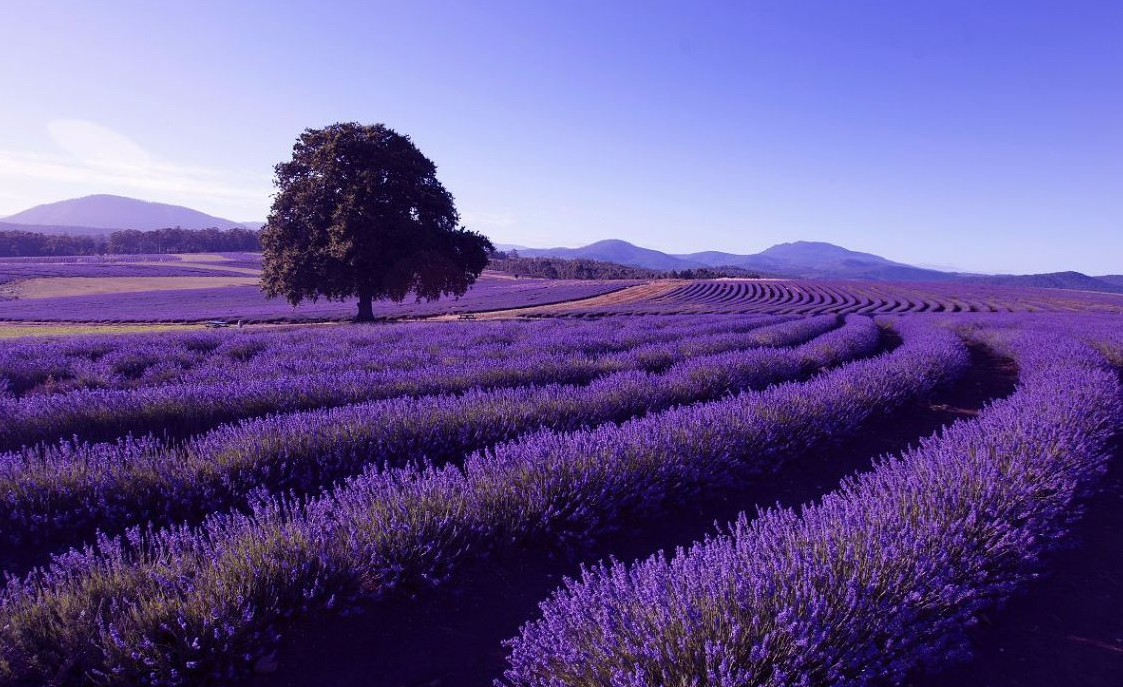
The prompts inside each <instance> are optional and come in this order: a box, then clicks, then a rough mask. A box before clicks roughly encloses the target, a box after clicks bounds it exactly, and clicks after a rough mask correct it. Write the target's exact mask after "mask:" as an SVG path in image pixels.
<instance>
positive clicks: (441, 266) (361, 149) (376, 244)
mask: <svg viewBox="0 0 1123 687" xmlns="http://www.w3.org/2000/svg"><path fill="white" fill-rule="evenodd" d="M275 172H276V178H275V184H276V186H277V188H278V192H277V194H276V196H275V197H274V201H273V208H272V210H271V211H270V213H269V218H268V220H267V221H266V224H265V227H264V228H263V229H262V231H261V245H262V250H263V253H264V260H263V273H262V287H263V289H264V290H265V293H266V294H267V295H268V296H270V297H277V296H281V297H284V298H285V299H286V300H287V301H288V302H290V303H292V304H293V305H296V304H298V303H300V302H301V301H304V300H312V301H315V300H316V299H318V298H321V297H323V298H327V299H329V300H344V299H347V298H351V297H358V299H359V312H358V316H357V319H359V320H369V319H373V313H372V309H371V302H372V300H374V299H390V300H394V301H399V302H400V301H402V300H404V299H405V298H406V296H408V295H410V294H412V295H414V296H415V297H416V298H417V299H419V300H420V299H424V300H436V299H438V298H440V297H441V296H461V295H463V294H464V292H465V291H467V290H468V287H469V286H471V285H472V283H473V282H474V281H475V280H476V278H477V277H479V275H480V273H481V272H482V271H483V269H484V267H486V266H487V260H488V253H489V251H491V250H492V245H491V242H490V241H489V240H488V239H487V238H486V237H484V236H483V235H481V234H478V233H476V232H473V231H469V230H468V229H466V228H464V227H462V226H460V216H459V214H458V213H457V211H456V205H455V202H454V199H453V197H452V194H451V193H449V192H448V191H447V190H445V188H444V186H442V185H441V183H440V182H439V181H438V180H437V174H436V173H437V167H436V165H435V164H433V162H432V161H431V160H429V159H428V158H427V157H425V156H424V155H423V154H422V153H421V151H420V150H418V149H417V147H416V146H414V144H413V142H412V141H411V140H410V139H409V137H408V136H404V135H402V134H399V133H397V132H395V131H394V130H392V129H390V128H389V127H386V126H384V125H382V124H375V125H373V126H368V125H363V124H357V123H354V122H349V123H338V124H332V125H331V126H328V127H325V128H323V129H306V130H305V131H304V133H302V134H301V135H300V137H299V138H298V139H297V142H296V144H295V145H294V146H293V152H292V160H290V161H288V162H282V163H280V164H278V165H277V166H276V168H275Z"/></svg>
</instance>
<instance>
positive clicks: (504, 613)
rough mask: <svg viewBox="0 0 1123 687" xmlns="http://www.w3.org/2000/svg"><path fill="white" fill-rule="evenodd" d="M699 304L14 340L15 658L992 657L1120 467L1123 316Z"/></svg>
mask: <svg viewBox="0 0 1123 687" xmlns="http://www.w3.org/2000/svg"><path fill="white" fill-rule="evenodd" d="M168 264H169V265H173V264H175V263H168ZM52 268H53V265H52ZM161 269H162V268H161ZM497 281H498V280H497ZM699 286H700V287H704V284H700V285H699ZM479 288H481V289H482V292H486V291H487V289H488V286H487V285H481V287H479ZM555 288H558V287H555ZM563 288H564V287H563ZM674 288H678V287H674ZM824 288H826V287H824ZM873 288H874V287H872V286H871V287H870V289H871V290H872V289H873ZM876 288H878V289H880V290H881V291H882V292H886V290H885V287H884V286H881V287H876ZM703 292H704V293H708V292H707V291H705V289H703ZM491 293H493V294H495V295H493V296H492V297H493V298H494V299H495V301H494V302H493V303H492V304H493V305H495V306H496V307H494V308H489V309H492V310H498V309H500V308H501V307H505V306H506V304H507V303H508V301H506V300H504V298H506V297H507V296H508V295H510V293H511V292H510V291H499V292H494V291H493V292H491ZM676 293H678V292H676V291H675V290H673V289H672V290H671V291H669V294H670V298H669V299H668V298H667V297H663V298H659V297H658V296H656V297H652V298H650V299H649V300H648V301H647V304H645V305H644V308H645V309H650V308H652V307H654V306H653V305H652V304H655V303H659V302H664V303H665V302H668V301H670V302H681V297H680V296H676V295H675V294H676ZM130 295H135V294H130ZM1005 297H1006V298H1008V299H1009V300H1010V302H1014V301H1018V302H1027V303H1028V302H1033V303H1040V302H1042V301H1039V300H1034V301H1030V300H1029V299H1028V298H1027V296H1026V295H1025V294H1024V292H1023V293H1009V294H1006V296H1005ZM895 298H896V300H897V301H898V302H900V303H909V302H912V300H914V299H915V298H916V296H914V295H913V294H912V293H911V292H901V293H899V294H897V295H896V296H895ZM676 299H678V300H676ZM961 300H970V298H969V297H963V299H961ZM1066 302H1069V303H1081V302H1083V301H1082V299H1081V298H1079V297H1077V298H1075V299H1072V300H1067V301H1066ZM1102 302H1109V301H1102ZM607 305H610V304H606V306H607ZM777 309H782V308H777ZM932 309H934V308H928V310H932ZM674 310H675V308H673V307H667V308H666V312H664V313H662V314H658V313H654V312H648V313H647V314H644V315H642V316H637V313H636V312H635V311H634V310H633V311H629V312H627V313H624V314H621V315H611V314H603V313H600V314H598V315H599V316H597V317H589V318H584V317H583V318H576V319H575V318H573V317H544V316H542V313H537V314H538V315H539V316H538V317H537V318H535V319H529V320H528V319H525V318H515V319H501V320H496V321H476V322H458V321H446V322H404V323H397V324H376V325H366V326H361V325H320V326H312V327H296V328H289V329H261V330H249V329H247V330H220V331H182V332H163V333H152V334H127V335H116V336H114V335H88V336H70V337H55V338H49V339H37V338H24V339H14V340H10V341H7V342H3V343H0V417H2V418H3V423H0V450H2V451H3V453H2V454H0V559H2V560H3V561H4V562H3V567H4V569H5V571H6V579H5V582H4V585H3V590H2V592H0V684H5V685H47V684H50V685H85V684H106V685H138V684H148V685H240V684H244V685H259V684H260V685H278V686H280V685H360V684H361V685H401V684H442V685H443V684H448V685H453V684H455V685H488V684H495V685H502V686H508V687H514V686H528V687H529V686H535V687H560V686H566V687H569V686H586V685H587V686H589V687H592V686H594V685H595V686H600V685H620V686H623V685H636V686H637V687H638V686H641V685H643V686H646V685H680V684H682V685H685V684H698V685H730V686H732V685H888V684H905V683H910V682H916V683H923V681H925V680H929V679H937V680H938V679H939V676H940V675H941V674H942V673H943V672H944V671H946V670H952V669H956V668H957V666H959V665H966V666H976V667H977V668H978V669H980V670H982V669H984V668H986V667H987V666H988V665H991V664H993V663H994V662H995V661H998V660H1000V657H999V654H998V653H995V652H994V651H991V652H990V653H989V654H988V653H987V652H986V651H983V652H981V653H979V654H978V655H976V656H975V657H974V658H971V653H972V652H971V649H972V647H973V646H976V645H981V646H984V647H985V646H986V645H987V644H986V643H987V641H988V639H987V636H986V634H985V632H987V631H990V632H1001V631H1002V618H1003V616H1002V611H1001V609H1002V608H1003V607H1004V606H1006V605H1007V604H1008V603H1011V600H1012V599H1013V600H1014V601H1013V603H1015V604H1016V603H1018V600H1019V599H1030V600H1032V599H1034V598H1035V597H1034V594H1035V593H1037V591H1038V590H1039V589H1040V588H1041V585H1042V584H1048V580H1049V579H1050V578H1049V573H1050V570H1051V566H1052V565H1053V563H1054V561H1056V560H1058V559H1059V557H1061V556H1064V555H1065V554H1066V553H1068V552H1066V551H1062V550H1063V549H1068V550H1069V551H1072V550H1076V551H1079V550H1080V547H1081V545H1082V544H1081V537H1082V536H1085V535H1083V534H1081V533H1082V532H1083V530H1081V529H1080V528H1081V525H1082V517H1083V515H1084V511H1085V510H1089V511H1092V514H1094V512H1095V509H1096V508H1099V507H1104V504H1105V498H1106V497H1110V495H1111V494H1112V493H1113V492H1110V491H1105V489H1106V487H1107V486H1109V485H1110V484H1113V482H1111V479H1110V475H1109V476H1107V477H1105V473H1106V472H1107V471H1108V469H1109V467H1110V466H1112V465H1113V463H1112V462H1111V461H1112V460H1113V459H1112V458H1111V456H1112V452H1113V451H1115V452H1117V451H1118V437H1117V436H1116V433H1117V432H1118V431H1119V429H1120V427H1121V426H1123V392H1121V388H1120V368H1121V366H1123V327H1121V326H1120V320H1119V316H1118V315H1114V314H1104V313H1101V314H1096V313H1092V312H1083V313H1059V312H1051V313H1050V312H1010V313H992V312H984V313H972V312H948V311H947V310H949V309H945V310H944V311H943V312H923V313H916V314H909V313H906V314H865V313H851V314H846V315H840V314H837V313H836V312H831V309H830V308H823V310H825V312H822V313H820V314H802V313H782V314H776V313H773V312H766V311H759V312H736V313H723V314H703V313H691V314H672V313H673V312H674ZM761 310H767V308H762V309H761ZM558 314H567V313H565V312H564V311H562V312H559V313H558ZM1114 461H1115V463H1118V456H1117V457H1116V458H1115V459H1114ZM1105 495H1107V496H1106V497H1105ZM1114 498H1116V499H1118V496H1117V495H1116V496H1115V497H1114ZM1089 517H1092V515H1089ZM1069 555H1070V556H1071V553H1070V554H1069ZM1098 555H1100V556H1103V555H1108V556H1110V555H1111V554H1110V552H1103V551H1101V552H1100V553H1099V554H1098ZM1085 558H1088V556H1085ZM1042 577H1043V578H1044V580H1045V581H1044V582H1043V581H1042V580H1041V579H1038V578H1042ZM1104 585H1107V587H1105V586H1104ZM1112 585H1114V586H1112ZM1119 585H1120V580H1119V577H1118V575H1116V576H1115V577H1114V578H1111V579H1108V580H1106V581H1101V582H1100V583H1099V588H1098V589H1097V590H1096V591H1097V593H1100V594H1103V593H1108V592H1110V593H1118V592H1119ZM1105 588H1107V589H1108V592H1104V589H1105ZM1111 590H1114V592H1111ZM1066 603H1067V602H1066ZM1071 603H1079V602H1078V600H1072V601H1071ZM984 618H986V619H988V621H987V625H988V627H987V628H985V630H983V631H982V632H983V634H982V635H981V636H980V629H979V627H978V624H979V621H980V619H984ZM1012 626H1013V627H1014V629H1017V627H1020V625H1017V623H1016V622H1014V623H1012ZM1111 627H1112V626H1111V625H1110V620H1109V621H1106V624H1104V625H1103V626H1102V627H1098V628H1097V629H1096V631H1097V632H1101V634H1103V636H1102V637H1090V638H1087V641H1089V642H1102V643H1105V644H1107V645H1110V644H1111V643H1112V642H1113V641H1115V639H1114V638H1113V636H1112V635H1111V633H1112V632H1113V630H1112V629H1111ZM1070 644H1072V645H1073V646H1076V647H1077V650H1079V648H1080V645H1078V644H1073V643H1072V642H1067V641H1062V642H1061V648H1057V647H1052V648H1051V649H1048V651H1052V652H1053V656H1054V658H1055V656H1056V655H1057V653H1058V652H1063V651H1071V650H1073V649H1072V647H1071V646H1069V645H1070ZM991 654H993V656H992V655H991ZM965 662H966V663H965ZM1109 669H1111V670H1113V667H1112V666H1111V665H1106V666H1105V665H1101V664H1096V663H1095V662H1094V661H1093V662H1091V663H1089V662H1087V661H1084V662H1079V661H1078V662H1077V667H1076V668H1074V670H1076V671H1077V673H1078V675H1077V677H1079V678H1080V679H1082V680H1083V682H1074V683H1073V684H1078V683H1079V684H1107V683H1098V682H1096V680H1099V679H1102V678H1103V676H1104V675H1106V674H1109V673H1108V672H1107V671H1108V670H1109ZM1081 670H1082V671H1083V673H1080V671H1081ZM1027 679H1029V678H1027ZM965 684H966V683H965Z"/></svg>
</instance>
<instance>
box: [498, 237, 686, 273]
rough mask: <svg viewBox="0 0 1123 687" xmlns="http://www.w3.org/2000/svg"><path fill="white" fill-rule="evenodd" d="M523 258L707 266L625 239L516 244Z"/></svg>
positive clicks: (669, 267)
mask: <svg viewBox="0 0 1123 687" xmlns="http://www.w3.org/2000/svg"><path fill="white" fill-rule="evenodd" d="M518 252H519V257H523V258H566V259H569V260H578V259H580V260H596V261H598V262H614V263H617V264H620V265H632V266H634V267H645V268H647V269H649V270H681V269H690V268H692V267H706V266H707V265H705V264H704V263H701V262H698V261H696V260H689V259H687V258H684V257H681V256H675V255H668V254H666V253H663V252H661V251H657V250H653V249H651V248H640V247H639V246H635V245H632V244H630V243H628V242H627V241H621V240H619V239H607V240H605V241H597V242H596V243H590V244H589V245H587V246H582V247H580V248H518Z"/></svg>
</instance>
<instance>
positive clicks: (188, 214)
mask: <svg viewBox="0 0 1123 687" xmlns="http://www.w3.org/2000/svg"><path fill="white" fill-rule="evenodd" d="M3 221H4V222H6V223H8V224H27V225H39V226H53V227H60V226H61V227H85V228H89V229H99V230H105V231H112V230H118V229H139V230H142V231H148V230H152V229H163V228H165V227H182V228H184V229H206V228H208V227H216V228H218V229H234V228H245V227H246V225H244V224H242V223H241V222H234V221H231V220H228V219H223V218H221V217H214V216H212V215H208V214H205V213H202V212H199V211H198V210H192V209H191V208H186V207H183V206H182V205H167V204H165V203H152V202H149V201H145V200H137V199H136V198H125V197H124V196H111V195H96V196H86V197H84V198H71V199H70V200H62V201H59V202H57V203H47V204H46V205H37V206H35V207H33V208H31V209H28V210H24V211H23V212H18V213H16V214H14V215H12V216H10V217H4V218H3Z"/></svg>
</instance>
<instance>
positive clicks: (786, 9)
mask: <svg viewBox="0 0 1123 687" xmlns="http://www.w3.org/2000/svg"><path fill="white" fill-rule="evenodd" d="M4 20H5V21H4V23H5V30H4V48H3V57H0V60H2V62H0V65H2V68H0V99H2V100H3V103H4V104H3V107H0V214H9V213H12V212H16V211H18V210H21V209H23V208H25V207H28V206H30V205H34V204H37V203H41V202H48V201H53V200H59V199H62V198H66V197H72V196H76V195H85V194H90V193H98V192H107V193H119V194H122V195H131V196H136V197H141V198H145V199H148V200H158V201H164V202H172V203H181V204H185V205H190V206H192V207H195V208H198V209H200V210H203V211H206V212H210V213H212V214H218V215H221V216H225V217H229V218H231V219H237V220H251V219H260V218H263V217H264V215H265V213H266V210H267V208H268V206H269V202H270V198H269V194H270V192H271V190H270V189H271V170H272V166H273V165H274V164H275V163H276V162H278V161H280V160H281V159H283V158H285V157H287V156H288V154H289V152H290V150H291V146H292V142H293V140H294V139H295V137H296V135H297V134H298V133H299V132H300V131H301V130H302V129H304V128H306V127H315V126H322V125H325V124H328V123H331V122H335V121H341V120H357V121H361V122H368V123H373V122H385V123H386V124H388V125H389V126H391V127H393V128H395V129H397V130H398V131H401V132H403V133H407V134H409V135H410V136H411V137H412V138H413V139H414V141H415V143H417V144H418V146H419V147H420V148H421V149H422V151H423V152H425V153H426V154H427V155H428V156H429V157H430V158H432V159H433V160H434V161H435V162H436V163H437V164H438V166H439V168H440V171H439V175H440V178H441V180H442V181H443V182H444V184H445V185H446V186H447V187H448V188H449V189H450V190H451V191H452V192H453V193H454V194H455V195H456V197H457V200H458V206H459V208H460V210H461V213H462V215H463V216H464V219H465V222H466V223H467V224H468V225H469V226H471V227H472V228H475V229H478V230H481V231H483V232H485V233H486V234H488V235H489V236H491V237H492V238H493V239H494V240H496V241H498V242H504V243H519V244H523V245H531V246H551V245H570V246H573V245H581V244H584V243H588V242H591V241H594V240H598V239H602V238H609V237H614V238H623V239H627V240H630V241H633V242H635V243H638V244H640V245H645V246H650V247H654V248H658V249H662V250H668V251H673V252H688V251H695V250H707V249H713V250H727V251H734V252H755V251H758V250H760V249H763V248H765V247H767V246H769V245H771V244H773V243H777V242H781V241H790V240H797V239H808V240H824V241H831V242H834V243H838V244H841V245H844V246H847V247H850V248H854V249H857V250H866V251H871V252H875V253H879V254H882V255H885V256H887V257H890V258H893V259H898V260H902V261H907V262H912V263H922V264H933V265H951V266H957V267H960V268H963V269H971V270H988V271H990V270H994V271H1013V272H1035V271H1052V270H1061V269H1078V270H1082V271H1086V272H1091V273H1107V272H1114V273H1120V272H1123V49H1121V47H1120V46H1121V42H1123V3H1120V2H1114V1H1104V2H1094V3H1093V2H1081V1H1062V0H1056V1H1054V2H1036V1H1033V0H1023V1H1018V2H1004V1H991V0H986V1H980V0H974V1H971V2H966V1H965V2H958V1H939V2H937V1H935V0H933V1H926V2H920V1H916V2H912V1H906V0H897V1H891V0H885V1H882V2H867V1H863V0H854V1H845V2H840V1H838V0H824V1H821V2H801V1H799V0H786V1H782V0H779V1H775V2H772V1H769V2H754V1H751V0H746V1H745V2H735V3H716V2H705V1H699V2H679V3H662V2H636V3H634V4H632V5H630V6H629V5H628V4H626V3H623V2H618V3H606V2H569V1H559V2H550V3H546V2H511V3H496V2H447V3H431V2H420V1H416V0H415V1H413V2H400V3H383V2H356V3H330V2H324V3H311V2H309V3H295V2H284V3H265V2H262V3H234V2H184V3H153V2H120V1H118V2H97V3H91V2H50V3H30V2H28V3H10V4H9V5H8V6H7V7H6V8H5V10H4Z"/></svg>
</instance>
